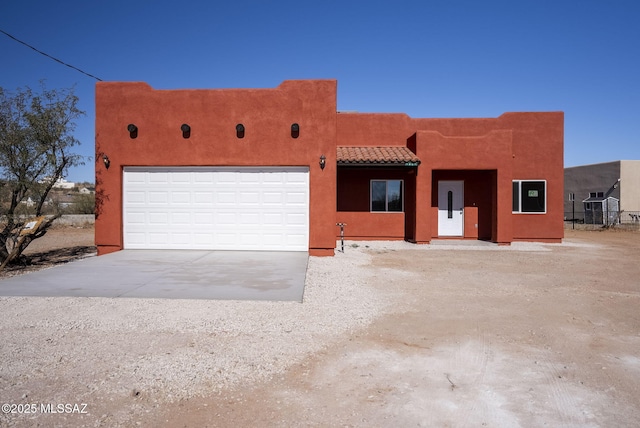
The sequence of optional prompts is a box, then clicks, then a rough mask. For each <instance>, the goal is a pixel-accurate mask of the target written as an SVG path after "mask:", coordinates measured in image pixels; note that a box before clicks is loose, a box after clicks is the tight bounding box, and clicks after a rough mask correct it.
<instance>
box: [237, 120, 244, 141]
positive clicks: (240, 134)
mask: <svg viewBox="0 0 640 428" xmlns="http://www.w3.org/2000/svg"><path fill="white" fill-rule="evenodd" d="M236 137H238V138H244V125H243V124H241V123H239V124H237V125H236Z"/></svg>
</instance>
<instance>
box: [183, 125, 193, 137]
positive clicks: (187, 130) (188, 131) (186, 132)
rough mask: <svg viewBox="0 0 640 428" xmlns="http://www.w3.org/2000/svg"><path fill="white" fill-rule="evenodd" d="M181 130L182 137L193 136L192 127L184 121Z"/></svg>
mask: <svg viewBox="0 0 640 428" xmlns="http://www.w3.org/2000/svg"><path fill="white" fill-rule="evenodd" d="M180 130H181V131H182V138H189V137H191V127H190V126H189V125H187V124H186V123H183V124H182V126H180Z"/></svg>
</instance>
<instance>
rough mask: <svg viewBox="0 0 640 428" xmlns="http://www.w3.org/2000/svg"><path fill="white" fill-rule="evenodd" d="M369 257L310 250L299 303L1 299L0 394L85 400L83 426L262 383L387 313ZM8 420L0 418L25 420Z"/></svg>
mask: <svg viewBox="0 0 640 428" xmlns="http://www.w3.org/2000/svg"><path fill="white" fill-rule="evenodd" d="M369 262H370V261H369V256H368V255H367V254H366V253H365V252H362V251H355V250H354V251H347V252H346V253H344V254H342V253H337V256H336V257H333V258H329V257H325V258H316V257H311V258H310V260H309V265H308V272H307V273H308V274H307V283H306V287H305V294H304V303H302V304H300V303H294V302H249V301H206V300H162V299H130V298H129V299H127V298H119V299H105V298H71V297H68V298H67V297H65V298H38V297H4V298H0V312H1V313H2V318H1V321H0V338H1V340H0V361H1V365H0V397H1V398H2V401H3V403H25V404H26V403H87V405H88V406H87V407H88V409H89V411H90V412H91V415H86V420H85V422H86V423H88V425H89V426H91V425H92V424H89V421H93V422H95V426H103V425H104V426H106V425H120V424H124V423H125V422H126V420H128V419H129V417H131V416H132V412H133V413H135V412H136V411H142V408H143V407H144V406H137V407H136V406H135V405H126V404H123V409H122V411H121V412H112V413H110V412H109V411H107V410H104V409H108V408H109V407H113V406H106V405H104V404H105V403H109V402H114V401H116V402H117V401H120V400H125V402H126V400H131V398H132V397H134V398H136V399H143V400H146V401H147V402H148V401H151V402H153V403H157V405H161V404H162V403H163V402H173V401H176V400H181V399H185V398H189V397H194V396H204V395H212V394H215V393H216V392H217V391H220V390H222V389H225V388H232V387H234V386H235V385H237V384H238V383H239V382H244V381H249V382H252V381H261V380H267V379H269V378H270V377H271V376H274V375H276V374H278V373H280V372H282V371H284V370H285V369H286V368H287V367H288V366H290V365H292V364H294V363H297V362H300V361H301V360H303V359H304V358H305V357H306V356H308V355H310V354H311V353H314V352H317V351H318V350H320V349H322V348H325V347H328V346H330V345H331V343H332V341H334V340H336V339H337V338H338V337H339V336H340V335H342V334H344V333H346V332H350V331H353V330H356V329H359V328H362V327H364V326H366V325H367V324H369V323H370V322H371V321H372V320H373V319H375V318H376V317H377V316H379V315H380V314H382V313H383V312H384V309H385V306H386V305H387V304H388V302H389V301H390V299H389V298H388V296H386V295H385V294H383V293H382V292H380V291H376V290H374V289H373V288H370V287H369V286H368V282H369V280H370V275H371V273H370V272H369V270H368V269H367V268H366V266H367V265H368V264H369ZM129 404H131V403H129ZM103 408H104V409H103ZM136 408H138V410H136ZM14 416H16V415H4V414H3V415H0V422H1V423H0V425H5V424H7V425H9V426H22V425H20V424H22V423H25V422H28V421H29V418H28V415H21V416H20V417H19V418H16V417H14ZM32 416H33V417H34V418H35V419H34V420H31V422H37V421H39V420H40V419H38V418H37V417H36V415H32ZM83 416H85V415H83ZM56 421H58V422H60V421H61V420H60V419H56ZM76 421H78V420H77V419H76ZM28 425H29V423H26V424H25V425H24V426H28ZM45 425H46V423H43V426H45Z"/></svg>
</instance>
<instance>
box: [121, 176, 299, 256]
mask: <svg viewBox="0 0 640 428" xmlns="http://www.w3.org/2000/svg"><path fill="white" fill-rule="evenodd" d="M308 175H309V174H308V168H304V167H278V168H272V167H250V168H248V167H224V168H223V167H155V168H152V167H149V168H147V167H137V168H133V167H127V168H125V172H124V189H123V196H124V201H123V203H124V212H123V220H124V240H125V248H176V249H177V248H184V249H189V248H193V249H223V250H284V251H306V250H307V249H308V240H309V224H308V223H309V220H308V219H309V205H308V202H309V184H308V183H309V178H308Z"/></svg>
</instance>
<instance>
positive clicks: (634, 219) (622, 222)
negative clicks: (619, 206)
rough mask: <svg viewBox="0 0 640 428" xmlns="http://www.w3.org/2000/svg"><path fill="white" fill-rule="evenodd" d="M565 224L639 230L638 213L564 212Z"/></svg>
mask: <svg viewBox="0 0 640 428" xmlns="http://www.w3.org/2000/svg"><path fill="white" fill-rule="evenodd" d="M564 221H565V225H566V224H569V225H571V224H574V225H591V226H598V227H616V226H623V227H626V228H631V229H633V228H637V229H640V211H614V212H607V213H601V215H594V214H593V213H585V212H576V213H575V214H574V213H573V212H572V211H566V212H565V213H564Z"/></svg>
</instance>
